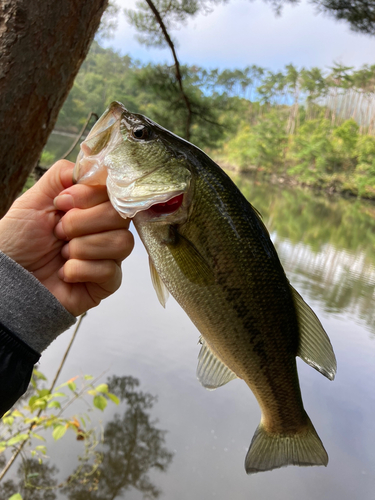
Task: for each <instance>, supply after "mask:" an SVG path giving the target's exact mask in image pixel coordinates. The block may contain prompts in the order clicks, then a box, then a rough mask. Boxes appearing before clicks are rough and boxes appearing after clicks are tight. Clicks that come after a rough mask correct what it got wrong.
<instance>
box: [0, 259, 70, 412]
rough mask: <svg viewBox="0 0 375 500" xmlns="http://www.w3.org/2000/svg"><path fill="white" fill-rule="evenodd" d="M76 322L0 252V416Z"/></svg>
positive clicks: (25, 387) (24, 388)
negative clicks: (50, 347) (47, 351)
mask: <svg viewBox="0 0 375 500" xmlns="http://www.w3.org/2000/svg"><path fill="white" fill-rule="evenodd" d="M75 321H76V318H75V317H74V316H72V315H71V314H70V313H69V312H68V311H67V310H66V309H65V308H64V307H63V306H62V305H61V304H60V303H59V301H58V300H57V299H56V298H55V297H54V296H53V295H52V294H51V293H50V292H49V291H48V290H47V289H46V288H45V287H44V286H43V285H42V284H41V283H40V282H39V281H38V280H37V279H36V278H35V277H34V276H33V275H32V274H31V273H29V272H28V271H26V270H25V269H24V268H23V267H21V266H19V265H18V264H17V263H16V262H14V261H13V260H12V259H10V258H9V257H8V256H6V255H5V254H3V253H1V252H0V416H1V415H3V413H5V412H6V411H7V410H8V409H9V408H10V407H11V406H12V405H13V404H14V403H15V401H17V399H18V398H19V397H20V396H21V395H22V394H23V393H24V392H25V391H26V389H27V386H28V384H29V381H30V377H31V373H32V369H33V366H34V364H35V363H36V362H37V361H38V360H39V358H40V353H41V352H42V351H43V350H44V349H46V347H47V346H48V345H49V344H50V343H51V342H52V341H53V340H54V339H55V338H56V337H57V336H58V335H59V334H60V333H62V332H63V331H64V330H67V329H68V328H69V327H70V326H71V325H72V324H74V322H75Z"/></svg>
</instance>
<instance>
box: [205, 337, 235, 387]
mask: <svg viewBox="0 0 375 500" xmlns="http://www.w3.org/2000/svg"><path fill="white" fill-rule="evenodd" d="M199 342H200V343H201V344H202V347H201V350H200V351H199V355H198V367H197V377H198V380H199V382H200V383H201V384H202V385H203V387H205V388H206V389H217V388H218V387H221V386H222V385H225V384H227V383H228V382H230V381H231V380H234V379H235V378H237V375H236V374H235V373H233V372H232V370H230V369H229V368H228V367H227V366H226V365H225V364H224V363H223V362H222V361H220V359H218V358H217V357H216V356H215V354H213V352H212V351H211V349H210V348H209V347H208V345H207V343H206V342H205V340H204V339H203V338H202V337H201V338H200V339H199Z"/></svg>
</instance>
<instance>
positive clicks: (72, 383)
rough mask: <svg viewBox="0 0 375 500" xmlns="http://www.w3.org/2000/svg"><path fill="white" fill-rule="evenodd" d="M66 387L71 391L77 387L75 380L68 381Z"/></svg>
mask: <svg viewBox="0 0 375 500" xmlns="http://www.w3.org/2000/svg"><path fill="white" fill-rule="evenodd" d="M68 387H69V389H70V390H71V391H73V392H74V391H75V390H76V389H77V384H76V383H75V382H69V383H68Z"/></svg>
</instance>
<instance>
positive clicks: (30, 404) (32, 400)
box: [29, 396, 38, 408]
mask: <svg viewBox="0 0 375 500" xmlns="http://www.w3.org/2000/svg"><path fill="white" fill-rule="evenodd" d="M37 399H38V396H31V398H30V399H29V406H30V407H31V408H32V407H33V406H34V404H35V401H36V400H37Z"/></svg>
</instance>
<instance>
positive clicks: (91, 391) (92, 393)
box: [87, 389, 97, 396]
mask: <svg viewBox="0 0 375 500" xmlns="http://www.w3.org/2000/svg"><path fill="white" fill-rule="evenodd" d="M87 394H90V396H96V394H97V391H96V390H95V389H91V390H90V391H87Z"/></svg>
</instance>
